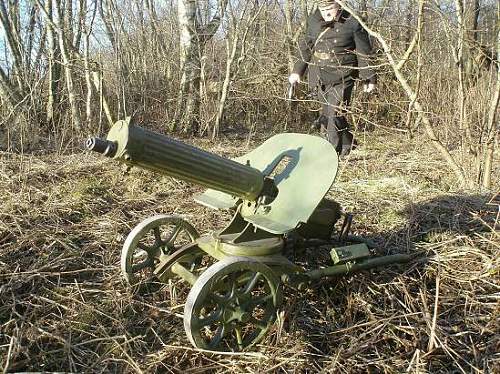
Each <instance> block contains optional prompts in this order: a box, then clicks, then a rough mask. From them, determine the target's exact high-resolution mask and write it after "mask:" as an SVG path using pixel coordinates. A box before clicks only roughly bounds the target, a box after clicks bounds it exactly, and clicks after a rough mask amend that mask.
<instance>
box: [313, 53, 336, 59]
mask: <svg viewBox="0 0 500 374" xmlns="http://www.w3.org/2000/svg"><path fill="white" fill-rule="evenodd" d="M333 56H335V53H327V52H317V51H314V57H317V58H319V59H320V60H330V59H331V58H333Z"/></svg>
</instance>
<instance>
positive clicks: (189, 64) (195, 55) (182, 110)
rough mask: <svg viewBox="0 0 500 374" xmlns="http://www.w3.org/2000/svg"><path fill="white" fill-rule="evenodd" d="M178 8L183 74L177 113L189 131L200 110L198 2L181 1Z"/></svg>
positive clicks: (192, 0)
mask: <svg viewBox="0 0 500 374" xmlns="http://www.w3.org/2000/svg"><path fill="white" fill-rule="evenodd" d="M177 8H178V17H179V31H180V38H179V42H180V44H179V46H180V65H181V72H182V76H181V84H180V91H179V98H178V103H177V110H178V112H177V113H178V119H179V122H180V124H181V126H182V128H183V129H184V130H188V129H192V128H193V127H194V126H196V125H197V122H198V109H199V91H198V90H199V83H200V66H201V63H200V58H199V57H200V53H199V51H200V43H199V39H198V36H197V34H196V1H195V0H179V1H178V6H177ZM174 127H175V125H174Z"/></svg>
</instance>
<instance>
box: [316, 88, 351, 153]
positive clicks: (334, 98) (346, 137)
mask: <svg viewBox="0 0 500 374" xmlns="http://www.w3.org/2000/svg"><path fill="white" fill-rule="evenodd" d="M353 88H354V81H353V80H352V79H349V80H347V81H344V82H341V83H338V84H334V85H321V86H320V87H319V88H318V98H319V100H320V101H321V103H322V116H323V118H322V120H321V121H320V123H321V132H322V133H324V134H325V135H326V139H327V140H328V141H329V142H330V143H332V145H333V146H334V147H335V150H336V151H337V153H338V154H340V155H347V154H348V153H349V152H350V150H351V148H352V142H353V136H352V134H351V132H350V131H349V124H348V123H347V119H346V118H345V115H346V113H347V109H348V107H349V104H350V103H351V94H352V89H353Z"/></svg>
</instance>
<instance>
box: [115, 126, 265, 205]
mask: <svg viewBox="0 0 500 374" xmlns="http://www.w3.org/2000/svg"><path fill="white" fill-rule="evenodd" d="M107 140H108V142H111V143H114V144H116V153H115V154H114V158H115V159H116V160H118V161H121V162H124V163H126V164H128V165H132V166H139V167H141V168H144V169H148V170H153V171H156V172H159V173H162V174H166V175H169V176H172V177H176V178H179V179H182V180H185V181H188V182H193V183H195V184H199V185H201V186H205V187H209V188H213V189H215V190H218V191H222V192H226V193H228V194H230V195H232V196H237V197H240V198H242V199H246V200H255V199H256V198H257V197H258V196H259V195H260V193H261V191H262V188H263V186H264V177H263V175H262V174H261V173H260V172H259V171H258V170H256V169H255V168H252V167H250V166H247V165H242V164H241V163H239V162H236V161H233V160H229V159H226V158H224V157H220V156H217V155H215V154H212V153H210V152H207V151H204V150H201V149H199V148H196V147H193V146H191V145H188V144H185V143H182V142H180V141H177V140H174V139H172V138H169V137H168V136H165V135H161V134H157V133H154V132H152V131H149V130H146V129H143V128H141V127H138V126H134V125H133V124H131V123H130V118H128V119H127V120H124V121H118V122H117V123H115V124H114V125H113V127H112V128H111V130H110V131H109V133H108V136H107Z"/></svg>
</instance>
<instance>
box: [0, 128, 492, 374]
mask: <svg viewBox="0 0 500 374" xmlns="http://www.w3.org/2000/svg"><path fill="white" fill-rule="evenodd" d="M364 135H366V136H368V137H369V139H370V141H369V142H368V143H366V144H363V150H362V151H355V153H354V154H353V155H352V156H351V158H350V159H349V160H347V161H346V162H345V163H343V164H342V166H341V171H340V177H339V179H338V182H337V183H335V185H334V187H333V188H332V190H331V192H330V197H331V198H334V199H336V200H337V201H339V202H340V203H341V204H342V206H343V207H344V208H345V209H346V210H348V211H353V212H354V214H355V224H354V229H355V231H356V234H359V235H363V236H364V237H367V238H370V239H372V240H373V241H375V242H376V243H377V244H378V248H379V249H378V250H379V251H380V252H381V253H384V254H385V253H407V252H415V251H421V252H422V257H421V258H420V259H419V260H416V261H414V262H412V263H411V264H409V265H405V266H392V267H390V268H388V269H385V270H382V269H379V270H373V271H370V272H363V273H360V274H356V275H352V276H347V277H342V278H336V279H330V280H324V281H321V282H319V283H316V284H314V285H313V287H312V288H311V289H310V290H308V291H307V292H305V293H304V292H302V293H297V292H296V291H294V290H291V289H286V290H285V295H286V298H287V301H286V303H285V305H286V307H285V308H284V309H283V312H282V313H281V315H280V319H279V323H278V324H277V325H276V327H275V329H274V330H273V331H272V332H271V333H270V334H269V335H268V336H267V338H266V339H265V340H264V341H263V342H262V344H261V345H259V346H258V347H256V348H255V350H254V351H253V352H251V353H247V354H220V355H217V354H207V353H203V352H198V351H196V350H194V349H193V348H191V346H190V345H189V342H188V341H187V338H186V336H185V334H184V331H183V327H182V310H183V303H184V297H183V296H181V295H179V290H178V289H177V295H179V296H175V295H176V294H173V293H172V292H173V290H174V289H175V285H174V288H172V287H168V286H167V287H165V288H163V289H162V290H160V291H158V292H155V293H153V294H149V295H142V296H138V295H135V296H134V295H132V293H131V292H130V290H129V289H128V288H127V287H126V286H125V284H124V283H123V281H122V280H121V275H120V270H119V256H120V249H121V245H122V243H123V240H124V237H125V236H126V235H127V234H128V232H129V231H130V230H131V228H132V227H133V226H134V225H135V224H137V223H139V222H140V221H141V220H142V219H145V218H147V217H149V216H151V215H153V214H155V213H169V214H172V213H174V214H182V215H185V217H186V218H187V219H188V220H189V221H190V222H191V223H193V224H194V225H195V226H196V227H197V229H199V230H200V232H207V231H209V230H212V229H215V228H219V227H222V226H223V224H224V223H225V222H227V220H228V219H229V216H225V215H224V214H221V213H214V212H213V211H211V210H207V209H205V208H202V207H200V206H198V205H196V204H195V203H194V202H193V201H192V199H191V198H190V196H191V195H192V194H193V193H195V192H198V191H199V188H197V187H193V186H188V185H186V184H184V183H182V182H178V181H176V180H173V179H170V178H158V176H157V175H154V174H152V173H149V172H143V171H140V170H134V169H133V170H132V171H131V172H130V174H129V175H124V174H123V170H121V171H120V170H117V168H116V165H115V164H114V163H113V162H111V161H102V160H101V159H98V158H94V157H92V156H89V155H86V154H75V155H68V156H54V155H46V156H23V157H21V156H16V155H12V154H5V153H4V154H2V155H1V165H2V166H1V168H0V190H1V191H2V196H1V197H2V201H3V203H2V206H1V210H0V222H1V223H0V284H1V287H0V326H1V328H0V331H1V334H0V366H2V367H3V368H5V369H8V371H26V370H47V371H92V372H93V371H97V372H110V371H113V372H115V371H126V372H153V371H155V370H161V371H169V372H181V371H194V372H205V371H208V370H210V371H214V372H227V371H228V370H232V371H235V372H264V371H270V372H293V371H296V372H304V371H320V370H324V371H332V372H345V373H351V372H366V371H370V370H372V371H374V372H388V373H400V372H405V371H408V372H410V373H421V372H432V373H435V372H465V373H470V372H478V373H479V372H484V373H488V372H495V370H498V369H499V368H500V367H499V365H500V356H499V355H498V347H499V341H498V337H499V334H500V330H499V326H500V325H499V324H498V318H499V315H498V291H499V287H500V285H499V276H498V269H499V266H500V263H499V258H500V257H499V254H500V237H499V235H498V227H499V224H500V218H499V217H500V216H499V214H500V213H499V212H500V210H499V209H500V208H499V207H500V205H499V204H500V200H499V197H498V195H497V196H492V195H491V194H485V195H480V194H457V193H451V192H447V191H448V190H450V189H451V190H453V189H455V188H456V181H455V180H454V178H453V176H452V175H450V174H449V173H448V172H446V171H445V170H443V168H442V166H441V162H440V161H439V159H437V158H436V155H435V154H434V152H433V150H432V147H430V146H429V144H427V142H426V141H425V140H424V139H422V138H416V139H414V140H413V141H411V142H408V143H405V144H398V145H397V146H395V145H391V147H387V143H386V142H387V140H394V137H393V136H390V137H389V139H388V132H387V131H377V132H376V133H372V132H370V133H366V134H365V133H359V134H358V137H359V138H360V139H362V138H363V137H364ZM244 142H245V140H244V139H238V138H236V139H231V140H224V141H222V142H218V143H216V144H208V143H206V142H201V141H198V142H197V143H198V145H200V146H202V147H204V148H208V149H210V150H211V151H213V152H216V153H219V154H224V155H226V156H233V155H236V154H239V153H241V151H242V150H241V147H240V145H241V144H243V143H244ZM253 146H254V144H253V142H252V143H251V144H250V147H253ZM498 172H499V171H498V169H497V170H496V171H495V174H496V175H498ZM312 255H313V256H309V258H311V257H312V258H314V259H315V260H314V261H315V262H318V263H319V264H322V265H324V264H325V263H324V262H321V261H322V260H321V259H322V258H324V256H323V255H324V254H323V253H322V252H321V251H316V252H314V253H312ZM309 261H311V260H309ZM303 264H304V265H305V266H314V265H315V264H313V263H312V262H309V263H307V262H303Z"/></svg>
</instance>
